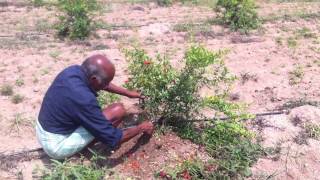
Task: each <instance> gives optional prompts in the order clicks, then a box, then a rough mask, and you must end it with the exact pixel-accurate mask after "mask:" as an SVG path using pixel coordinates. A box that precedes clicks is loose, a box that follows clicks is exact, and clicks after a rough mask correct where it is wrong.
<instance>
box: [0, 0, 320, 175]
mask: <svg viewBox="0 0 320 180" xmlns="http://www.w3.org/2000/svg"><path fill="white" fill-rule="evenodd" d="M258 4H259V9H258V12H259V14H260V16H261V17H263V18H264V19H265V22H264V24H263V25H262V28H260V29H259V30H257V31H255V32H253V33H251V34H250V35H249V36H246V35H241V34H240V33H236V32H231V31H230V30H229V29H228V28H226V27H222V26H219V25H210V24H206V23H205V21H206V20H207V19H210V18H214V17H215V13H214V11H213V10H212V9H211V8H209V7H206V6H186V5H182V4H175V5H173V6H172V7H158V6H157V5H156V4H155V3H152V2H151V3H140V4H133V3H128V2H124V1H123V2H119V1H116V0H114V1H112V2H111V1H107V0H105V1H104V6H105V7H104V10H103V12H102V14H101V15H99V16H97V17H96V19H98V20H99V21H100V22H102V25H105V27H106V28H104V29H100V30H98V31H97V32H96V35H94V36H92V37H90V38H89V39H88V40H86V41H84V42H70V41H67V40H66V41H62V40H59V39H58V38H56V37H55V36H54V34H55V31H54V30H53V28H52V24H53V23H54V22H55V21H56V20H57V16H56V9H55V8H54V7H53V6H50V5H48V6H42V7H33V6H32V5H31V4H30V3H28V2H26V1H15V0H12V1H3V0H0V24H1V25H0V74H1V76H0V84H1V86H4V85H10V86H12V87H13V94H14V95H21V96H23V100H22V102H20V103H18V104H15V103H13V102H12V97H13V96H0V104H1V106H0V108H1V111H0V117H1V118H0V151H1V152H5V153H9V152H12V151H20V150H23V149H32V148H36V147H39V145H38V143H37V141H36V137H35V133H34V129H33V127H34V122H35V120H36V118H37V113H38V112H39V108H40V105H41V101H42V98H43V96H44V93H45V92H46V90H47V88H48V86H49V85H50V83H51V82H52V80H53V78H54V77H55V76H56V75H57V73H58V72H60V71H61V70H62V69H63V68H65V67H67V66H69V65H73V64H80V63H81V62H82V61H83V59H84V58H85V57H87V56H89V55H92V54H96V53H101V54H105V55H106V56H108V57H109V58H110V59H111V60H112V61H113V62H114V63H115V64H116V69H117V72H116V76H115V80H114V81H115V83H116V84H119V85H121V84H123V83H124V81H125V80H126V79H127V71H126V69H127V62H126V60H125V58H124V54H123V53H122V51H121V50H122V49H123V48H126V47H129V46H131V45H139V46H141V47H143V48H144V49H146V50H147V51H148V52H149V53H150V54H156V53H165V54H167V55H168V56H169V57H170V58H171V59H172V60H173V61H172V63H173V64H174V65H176V66H179V62H177V61H175V60H176V59H181V57H182V56H183V53H184V50H185V49H186V48H187V47H189V45H190V42H194V41H195V42H199V43H201V44H204V45H205V46H206V47H208V48H209V49H212V50H218V49H229V50H230V52H229V53H228V54H227V55H226V63H227V66H228V67H229V69H230V71H231V72H232V73H234V74H235V75H237V76H238V77H239V79H238V80H237V82H236V84H235V85H234V87H233V89H232V97H233V99H234V100H235V101H239V102H245V103H248V104H249V111H250V112H263V111H272V110H275V109H277V108H279V107H281V106H282V105H284V104H286V102H288V101H297V100H300V99H305V100H306V101H314V102H319V101H320V91H319V89H320V36H319V34H320V3H319V2H316V1H315V2H308V3H306V2H281V3H280V2H269V1H262V0H261V1H259V3H258ZM181 24H197V25H196V26H195V27H194V28H189V29H188V31H189V32H178V31H177V28H178V27H179V25H180V26H181ZM199 24H200V25H199ZM110 25H111V26H110ZM198 26H201V28H199V27H198ZM203 93H204V94H209V93H210V92H206V91H203ZM122 101H123V102H125V104H126V105H127V106H128V108H129V107H131V105H132V104H133V103H135V102H134V101H132V100H129V99H126V98H123V99H122ZM306 101H305V102H300V104H299V103H297V104H298V105H302V104H308V103H306ZM291 104H294V103H291ZM296 117H298V119H300V120H301V121H315V122H317V123H320V122H319V121H320V112H319V108H316V107H314V106H303V107H299V108H298V109H293V110H291V112H290V113H289V114H284V115H278V116H272V117H265V118H263V119H258V120H255V121H254V122H248V126H249V127H251V128H252V129H253V130H255V131H257V133H258V134H260V135H261V136H262V138H263V145H264V146H265V147H273V148H278V149H279V151H278V153H277V154H276V155H273V157H267V158H262V159H260V160H259V161H258V162H257V164H256V165H254V167H253V172H254V174H253V176H252V179H320V178H319V176H318V175H319V174H320V172H319V170H320V152H319V148H320V142H319V141H318V140H314V139H306V138H305V139H303V138H302V139H300V140H302V141H303V140H304V142H305V143H299V141H298V142H297V138H299V134H301V132H302V131H303V128H304V127H302V126H301V125H300V124H301V123H300V124H299V122H298V123H296V122H295V121H294V119H296ZM300 138H301V137H300ZM135 141H137V138H136V139H134V140H133V141H131V142H129V143H127V144H125V145H124V146H123V147H122V148H121V149H120V150H119V151H117V152H116V153H115V154H113V155H112V156H111V157H109V158H110V159H111V160H110V162H112V163H111V164H113V165H112V167H111V169H113V170H114V171H115V172H116V174H112V175H110V174H107V175H106V176H107V177H108V176H109V175H110V176H111V177H110V178H111V179H113V178H116V177H119V178H120V179H125V178H126V177H131V178H132V179H153V178H154V177H153V174H154V172H155V171H156V170H159V169H160V168H162V167H164V166H174V165H175V164H177V163H179V162H181V161H182V160H183V159H188V158H190V157H193V156H200V157H203V158H205V153H204V152H203V151H202V150H201V148H200V147H198V146H197V145H194V144H192V143H190V142H189V141H185V140H181V139H179V138H178V137H177V136H176V135H174V134H167V135H164V136H159V137H158V136H157V137H153V138H152V139H151V142H150V143H149V144H145V145H142V146H141V147H140V148H139V149H136V150H135V151H133V152H130V151H129V154H128V153H127V154H125V155H124V153H125V152H127V151H128V150H130V149H131V148H132V147H133V146H134V144H135ZM112 159H116V160H114V161H112ZM45 163H48V158H47V157H46V156H43V157H42V158H41V159H40V160H38V159H37V158H35V159H32V158H30V159H24V160H21V161H19V162H17V163H13V164H8V165H7V166H5V165H4V164H2V165H1V170H0V179H16V178H21V177H22V178H23V179H32V171H33V170H34V169H35V168H36V166H38V165H39V166H40V167H41V166H43V164H45Z"/></svg>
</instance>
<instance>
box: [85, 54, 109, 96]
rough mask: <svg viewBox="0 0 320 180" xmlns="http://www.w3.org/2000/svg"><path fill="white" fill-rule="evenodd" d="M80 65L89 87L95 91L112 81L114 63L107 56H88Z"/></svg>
mask: <svg viewBox="0 0 320 180" xmlns="http://www.w3.org/2000/svg"><path fill="white" fill-rule="evenodd" d="M81 67H82V69H83V70H84V72H85V73H86V75H87V78H88V79H89V83H90V85H91V87H92V88H93V89H94V90H96V91H99V90H102V89H103V88H105V86H106V85H108V84H109V83H110V81H112V79H113V77H114V74H115V68H114V65H113V64H112V63H111V61H110V60H109V59H108V58H107V57H105V56H103V55H101V54H97V55H93V56H90V57H88V58H87V59H86V60H85V61H84V62H83V63H82V65H81Z"/></svg>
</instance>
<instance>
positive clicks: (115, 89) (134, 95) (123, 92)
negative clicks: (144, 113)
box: [104, 83, 141, 98]
mask: <svg viewBox="0 0 320 180" xmlns="http://www.w3.org/2000/svg"><path fill="white" fill-rule="evenodd" d="M104 90H106V91H108V92H111V93H116V94H120V95H123V96H127V97H129V98H141V94H140V93H139V92H136V91H129V90H128V89H125V88H123V87H120V86H117V85H115V84H113V83H109V85H108V86H106V87H105V88H104Z"/></svg>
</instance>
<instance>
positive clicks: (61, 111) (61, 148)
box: [36, 55, 153, 159]
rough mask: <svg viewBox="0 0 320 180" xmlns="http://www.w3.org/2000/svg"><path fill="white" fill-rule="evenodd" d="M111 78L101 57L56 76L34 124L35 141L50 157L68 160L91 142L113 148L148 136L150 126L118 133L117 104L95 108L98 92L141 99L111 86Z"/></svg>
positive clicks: (112, 71) (111, 70)
mask: <svg viewBox="0 0 320 180" xmlns="http://www.w3.org/2000/svg"><path fill="white" fill-rule="evenodd" d="M114 74H115V67H114V65H113V64H112V63H111V62H110V61H109V60H108V59H107V58H106V57H105V56H103V55H94V56H91V57H89V58H87V59H86V60H85V61H84V62H83V64H82V65H81V66H79V65H74V66H70V67H68V68H66V69H64V70H63V71H62V72H61V73H59V74H58V76H57V77H56V78H55V80H54V81H53V83H52V84H51V86H50V87H49V89H48V91H47V92H46V94H45V97H44V99H43V102H42V105H41V109H40V113H39V117H38V121H37V124H36V134H37V138H38V141H39V143H40V144H41V146H42V148H43V149H44V151H45V152H46V153H47V154H48V155H49V156H50V157H52V158H54V159H64V158H66V157H69V156H72V155H73V154H75V153H77V152H79V151H81V150H82V149H83V148H85V147H86V146H87V145H88V144H89V143H90V142H92V141H93V140H94V139H96V140H98V141H101V142H102V143H104V144H106V145H107V146H109V147H110V148H115V147H116V146H118V145H120V144H121V143H123V142H125V141H128V140H129V139H131V138H133V137H134V136H136V135H138V134H140V133H149V134H151V133H152V131H153V125H152V123H151V122H143V123H141V124H140V125H138V126H135V127H132V128H128V129H125V130H121V129H118V128H117V126H118V125H119V124H120V123H121V122H122V118H123V117H124V116H125V115H126V111H125V109H124V107H123V105H122V104H120V103H115V104H111V105H109V106H108V107H107V108H105V109H101V108H100V107H99V105H98V101H97V98H96V97H97V92H98V91H100V90H106V91H109V92H112V93H117V94H120V95H124V96H127V97H130V98H142V97H141V94H140V93H138V92H136V91H129V90H127V89H124V88H122V87H118V86H116V85H114V84H112V83H111V81H112V79H113V77H114Z"/></svg>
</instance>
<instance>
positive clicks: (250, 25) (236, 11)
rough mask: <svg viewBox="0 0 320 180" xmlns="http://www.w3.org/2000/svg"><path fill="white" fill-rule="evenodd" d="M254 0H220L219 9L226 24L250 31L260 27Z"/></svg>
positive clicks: (234, 28)
mask: <svg viewBox="0 0 320 180" xmlns="http://www.w3.org/2000/svg"><path fill="white" fill-rule="evenodd" d="M255 8H256V6H255V3H254V0H218V2H217V8H216V9H217V11H218V12H219V13H220V14H219V17H220V18H221V20H222V22H223V23H224V24H227V25H230V27H231V29H233V30H240V31H243V32H248V31H249V30H251V29H256V28H258V27H259V24H260V20H259V18H258V15H257V12H256V11H255Z"/></svg>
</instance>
